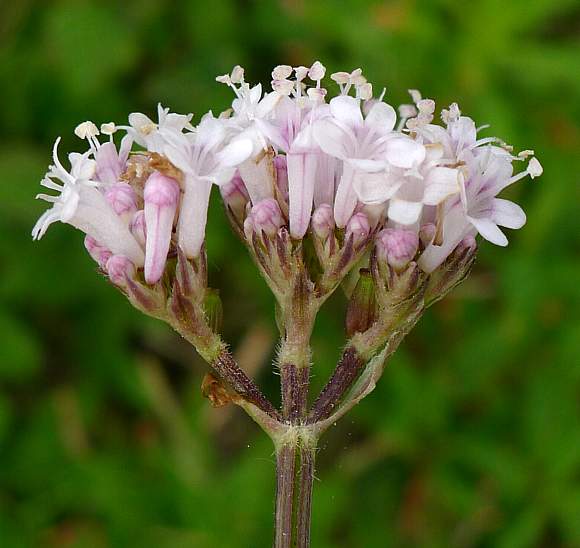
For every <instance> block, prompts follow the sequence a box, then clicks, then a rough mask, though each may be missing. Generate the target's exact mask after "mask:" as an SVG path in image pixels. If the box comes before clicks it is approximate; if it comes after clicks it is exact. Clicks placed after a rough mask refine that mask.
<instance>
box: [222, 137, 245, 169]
mask: <svg viewBox="0 0 580 548" xmlns="http://www.w3.org/2000/svg"><path fill="white" fill-rule="evenodd" d="M253 149H254V144H253V143H252V141H250V140H249V139H238V140H235V141H233V142H231V143H230V144H229V145H227V146H225V147H224V148H223V149H222V150H221V151H220V152H219V154H218V155H217V156H218V160H219V162H220V163H221V164H222V165H224V166H226V167H234V166H237V165H239V164H241V163H242V162H244V161H245V160H247V159H248V158H249V157H250V155H251V154H252V150H253Z"/></svg>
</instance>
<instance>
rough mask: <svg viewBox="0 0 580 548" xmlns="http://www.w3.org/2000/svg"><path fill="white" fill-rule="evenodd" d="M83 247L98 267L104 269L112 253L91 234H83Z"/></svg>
mask: <svg viewBox="0 0 580 548" xmlns="http://www.w3.org/2000/svg"><path fill="white" fill-rule="evenodd" d="M85 248H86V250H87V251H88V252H89V255H90V256H91V257H92V258H93V260H94V261H95V262H97V263H98V264H99V267H101V268H102V269H103V270H105V265H106V264H107V261H108V260H109V257H110V256H111V255H112V253H111V252H110V251H109V250H108V249H107V248H105V247H104V246H102V245H101V244H99V243H98V242H97V241H96V240H95V239H94V238H92V237H91V236H85Z"/></svg>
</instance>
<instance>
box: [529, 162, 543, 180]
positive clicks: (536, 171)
mask: <svg viewBox="0 0 580 548" xmlns="http://www.w3.org/2000/svg"><path fill="white" fill-rule="evenodd" d="M527 172H528V175H529V176H530V177H531V178H532V179H535V178H536V177H539V176H540V175H541V174H542V173H544V168H543V167H542V164H540V162H539V161H538V159H537V158H532V159H531V160H530V163H529V164H528V169H527Z"/></svg>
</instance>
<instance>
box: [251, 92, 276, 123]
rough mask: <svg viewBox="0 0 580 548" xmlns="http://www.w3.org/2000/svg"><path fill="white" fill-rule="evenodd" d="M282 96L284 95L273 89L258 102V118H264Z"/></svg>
mask: <svg viewBox="0 0 580 548" xmlns="http://www.w3.org/2000/svg"><path fill="white" fill-rule="evenodd" d="M281 98H282V95H280V94H279V93H277V92H275V91H272V92H271V93H268V94H267V95H265V96H264V98H263V99H262V100H261V101H260V103H259V104H258V107H257V108H256V116H257V117H258V118H264V117H266V116H267V115H268V114H270V112H271V111H272V110H273V109H274V107H275V106H276V105H277V104H278V101H280V99H281Z"/></svg>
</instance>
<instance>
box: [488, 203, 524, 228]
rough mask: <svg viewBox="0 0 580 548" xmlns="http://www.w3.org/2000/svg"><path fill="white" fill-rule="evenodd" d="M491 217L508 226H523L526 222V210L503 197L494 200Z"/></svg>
mask: <svg viewBox="0 0 580 548" xmlns="http://www.w3.org/2000/svg"><path fill="white" fill-rule="evenodd" d="M491 219H492V221H493V222H494V223H496V224H498V225H499V226H505V227H506V228H522V226H524V225H525V224H526V214H525V213H524V210H523V209H522V208H521V207H520V206H519V205H518V204H514V202H510V201H509V200H504V199H502V198H496V199H494V200H493V205H492V213H491Z"/></svg>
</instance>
